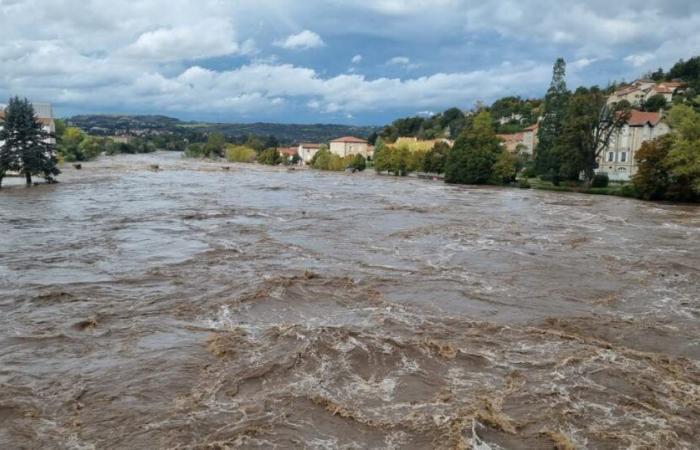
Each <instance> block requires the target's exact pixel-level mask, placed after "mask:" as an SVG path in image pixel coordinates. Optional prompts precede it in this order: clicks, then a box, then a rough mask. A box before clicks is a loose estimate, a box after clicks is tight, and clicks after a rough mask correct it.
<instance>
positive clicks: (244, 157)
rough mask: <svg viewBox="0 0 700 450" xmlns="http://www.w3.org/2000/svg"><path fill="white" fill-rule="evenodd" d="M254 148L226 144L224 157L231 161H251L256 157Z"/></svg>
mask: <svg viewBox="0 0 700 450" xmlns="http://www.w3.org/2000/svg"><path fill="white" fill-rule="evenodd" d="M256 156H257V155H256V153H255V150H253V149H252V148H250V147H246V146H245V145H232V144H229V145H227V146H226V159H227V160H228V161H231V162H242V163H252V162H253V161H255V157H256Z"/></svg>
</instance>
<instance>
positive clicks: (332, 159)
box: [311, 145, 367, 172]
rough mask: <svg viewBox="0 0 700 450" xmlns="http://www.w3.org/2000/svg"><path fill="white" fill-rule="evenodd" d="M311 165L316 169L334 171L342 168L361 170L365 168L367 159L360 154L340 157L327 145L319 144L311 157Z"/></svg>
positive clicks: (340, 170) (339, 170) (342, 169)
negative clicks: (319, 146) (317, 149)
mask: <svg viewBox="0 0 700 450" xmlns="http://www.w3.org/2000/svg"><path fill="white" fill-rule="evenodd" d="M311 167H313V168H314V169H317V170H330V171H334V172H342V171H344V170H352V171H353V172H355V171H359V172H362V171H363V170H365V168H367V159H366V158H365V157H364V156H362V155H360V154H357V155H349V156H345V157H342V156H340V155H336V154H335V153H331V151H330V150H329V149H328V147H327V146H325V145H324V146H321V149H320V150H319V151H318V152H316V154H315V155H314V156H313V158H311Z"/></svg>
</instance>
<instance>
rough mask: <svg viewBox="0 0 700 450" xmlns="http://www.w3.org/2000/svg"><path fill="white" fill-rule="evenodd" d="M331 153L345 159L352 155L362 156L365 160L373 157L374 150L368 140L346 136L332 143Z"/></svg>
mask: <svg viewBox="0 0 700 450" xmlns="http://www.w3.org/2000/svg"><path fill="white" fill-rule="evenodd" d="M330 144H331V145H330V151H331V153H333V154H336V155H338V156H340V157H341V158H344V157H346V156H350V155H358V154H359V155H362V156H364V157H365V158H367V157H371V156H372V153H373V152H372V149H371V148H370V145H369V144H368V143H367V141H366V140H364V139H360V138H356V137H353V136H345V137H341V138H338V139H334V140H332V141H331V143H330Z"/></svg>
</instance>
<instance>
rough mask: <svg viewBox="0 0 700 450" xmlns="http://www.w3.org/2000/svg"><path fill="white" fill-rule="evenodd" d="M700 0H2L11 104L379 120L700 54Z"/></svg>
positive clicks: (635, 71) (3, 90)
mask: <svg viewBox="0 0 700 450" xmlns="http://www.w3.org/2000/svg"><path fill="white" fill-rule="evenodd" d="M698 30H700V1H698V0H646V1H644V2H640V1H639V0H616V1H609V0H586V1H585V2H582V1H580V0H576V1H574V0H518V1H515V0H502V1H495V0H403V1H401V0H373V1H367V0H357V1H355V0H303V1H302V0H197V1H185V0H139V1H127V0H0V34H1V35H2V36H1V37H0V102H4V100H5V99H7V98H9V97H10V96H14V95H19V96H22V97H28V98H30V99H31V100H32V101H37V102H51V103H52V104H53V105H54V110H55V112H56V113H57V115H59V116H68V115H73V114H82V113H131V114H163V115H168V116H172V117H177V118H180V119H184V120H202V121H217V122H257V121H267V122H284V123H345V124H356V125H381V124H385V123H388V122H391V121H392V120H393V119H395V118H398V117H405V116H412V115H428V114H431V113H435V112H439V111H443V110H445V109H447V108H449V107H453V106H456V107H459V108H461V109H469V108H471V107H473V105H474V104H475V103H476V102H477V101H482V102H486V103H490V102H492V101H494V100H496V99H498V98H500V97H503V96H508V95H519V96H522V97H538V96H541V95H543V93H544V92H545V91H546V89H547V86H548V84H549V80H550V79H551V69H552V64H553V62H554V60H555V59H556V58H557V57H560V56H561V57H564V58H565V59H566V61H567V64H568V66H567V81H568V84H569V87H571V88H573V87H576V86H580V85H593V84H598V85H607V84H608V83H609V82H611V81H621V80H627V81H631V80H633V79H635V78H636V77H639V76H640V75H643V74H644V73H645V72H647V71H649V70H655V69H656V68H658V67H664V68H666V69H668V68H669V67H670V66H671V65H672V64H673V63H675V62H676V61H678V60H679V59H681V58H685V59H687V58H690V57H692V56H696V55H700V32H698Z"/></svg>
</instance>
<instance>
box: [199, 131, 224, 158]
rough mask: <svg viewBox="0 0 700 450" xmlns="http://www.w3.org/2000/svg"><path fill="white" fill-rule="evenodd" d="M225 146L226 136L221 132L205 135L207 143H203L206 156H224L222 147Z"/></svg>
mask: <svg viewBox="0 0 700 450" xmlns="http://www.w3.org/2000/svg"><path fill="white" fill-rule="evenodd" d="M225 147H226V137H225V136H224V135H223V133H211V134H210V135H209V136H208V137H207V143H206V144H205V145H204V154H205V155H206V156H207V157H208V158H212V157H215V156H218V157H221V156H224V149H225Z"/></svg>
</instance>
